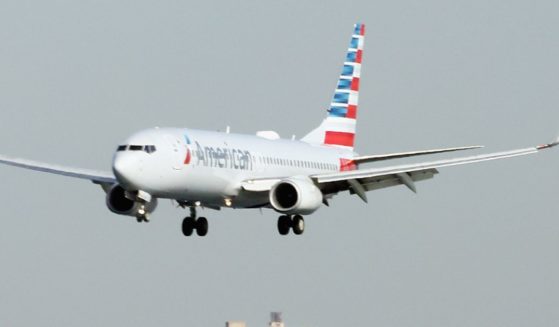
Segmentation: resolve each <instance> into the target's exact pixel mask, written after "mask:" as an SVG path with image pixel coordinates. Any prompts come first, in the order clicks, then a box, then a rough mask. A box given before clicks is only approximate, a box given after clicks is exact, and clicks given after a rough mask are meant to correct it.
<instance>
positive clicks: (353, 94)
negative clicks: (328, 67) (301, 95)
mask: <svg viewBox="0 0 559 327" xmlns="http://www.w3.org/2000/svg"><path fill="white" fill-rule="evenodd" d="M364 37H365V25H364V24H355V27H354V30H353V35H352V37H351V42H350V44H349V48H348V49H347V54H346V58H345V62H344V66H343V69H342V74H341V75H340V78H339V79H338V86H337V87H336V92H335V93H334V97H333V98H332V103H331V104H330V108H329V109H328V116H327V117H326V119H325V120H324V121H323V122H322V124H320V126H318V127H317V128H316V129H314V130H313V131H312V132H310V133H309V134H307V135H306V136H305V137H303V138H302V141H304V142H307V143H311V144H320V145H329V146H336V147H342V148H344V149H347V150H352V151H353V144H354V141H355V125H356V122H357V102H358V98H359V78H360V77H361V58H362V56H363V43H364Z"/></svg>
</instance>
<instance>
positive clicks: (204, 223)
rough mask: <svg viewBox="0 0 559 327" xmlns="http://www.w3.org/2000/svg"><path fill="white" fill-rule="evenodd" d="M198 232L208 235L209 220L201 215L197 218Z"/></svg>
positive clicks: (199, 234)
mask: <svg viewBox="0 0 559 327" xmlns="http://www.w3.org/2000/svg"><path fill="white" fill-rule="evenodd" d="M196 234H198V236H206V235H207V234H208V220H207V219H206V218H204V217H200V218H198V219H197V220H196Z"/></svg>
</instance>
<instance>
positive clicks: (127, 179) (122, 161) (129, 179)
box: [113, 154, 140, 189]
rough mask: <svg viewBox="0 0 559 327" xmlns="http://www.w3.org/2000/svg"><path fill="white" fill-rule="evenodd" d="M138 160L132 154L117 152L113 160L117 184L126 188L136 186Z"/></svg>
mask: <svg viewBox="0 0 559 327" xmlns="http://www.w3.org/2000/svg"><path fill="white" fill-rule="evenodd" d="M139 168H140V161H139V160H138V159H137V158H135V157H134V156H130V155H125V154H119V155H117V156H116V157H115V159H114V162H113V172H114V174H115V177H116V179H117V180H118V182H119V184H121V185H123V186H125V187H128V188H136V189H137V188H138V185H137V180H138V175H139V174H140V169H139Z"/></svg>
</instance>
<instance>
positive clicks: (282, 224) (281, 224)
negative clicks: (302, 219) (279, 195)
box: [278, 215, 291, 235]
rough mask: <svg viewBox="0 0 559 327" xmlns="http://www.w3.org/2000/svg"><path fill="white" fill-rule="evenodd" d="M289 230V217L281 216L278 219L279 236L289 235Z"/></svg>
mask: <svg viewBox="0 0 559 327" xmlns="http://www.w3.org/2000/svg"><path fill="white" fill-rule="evenodd" d="M290 228H291V219H290V218H289V216H286V215H283V216H279V218H278V232H279V233H280V235H287V234H289V229H290Z"/></svg>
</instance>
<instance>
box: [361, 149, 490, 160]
mask: <svg viewBox="0 0 559 327" xmlns="http://www.w3.org/2000/svg"><path fill="white" fill-rule="evenodd" d="M479 148H483V145H473V146H463V147H457V148H446V149H434V150H423V151H410V152H397V153H389V154H376V155H370V156H358V157H354V158H352V159H351V162H352V163H355V164H361V163H367V162H376V161H381V160H390V159H400V158H407V157H415V156H423V155H427V154H436V153H445V152H454V151H463V150H471V149H479Z"/></svg>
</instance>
